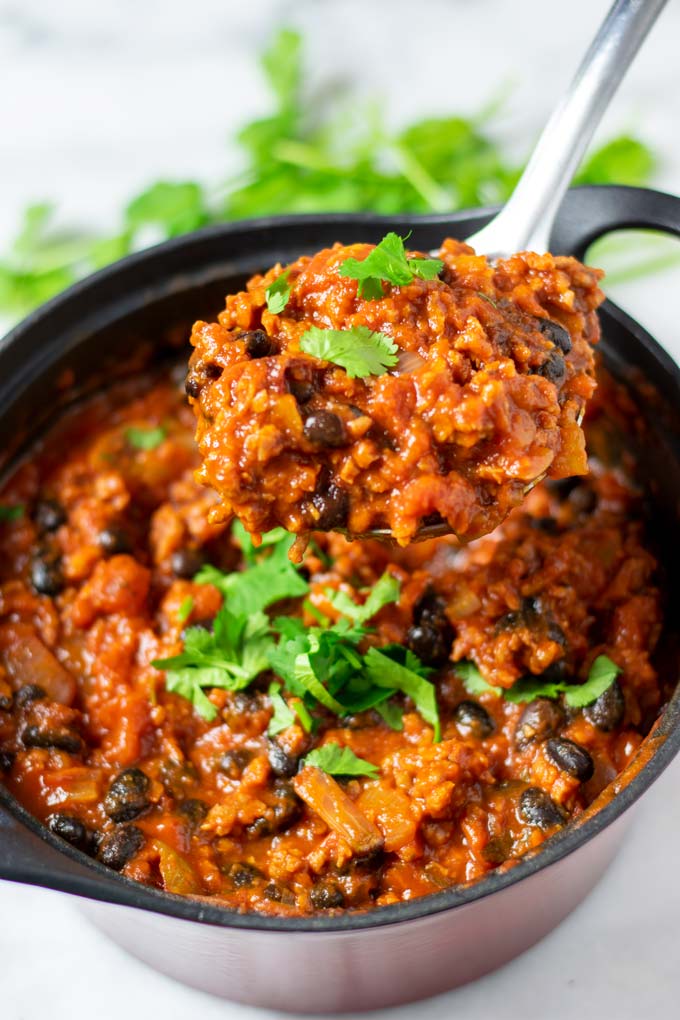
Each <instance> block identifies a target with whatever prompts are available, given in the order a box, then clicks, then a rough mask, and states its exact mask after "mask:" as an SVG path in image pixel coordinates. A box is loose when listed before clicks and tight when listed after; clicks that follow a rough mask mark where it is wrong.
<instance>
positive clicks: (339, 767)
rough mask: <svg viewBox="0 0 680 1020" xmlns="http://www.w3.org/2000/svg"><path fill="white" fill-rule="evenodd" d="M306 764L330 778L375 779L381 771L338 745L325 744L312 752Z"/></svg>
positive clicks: (348, 749) (347, 748) (305, 761)
mask: <svg viewBox="0 0 680 1020" xmlns="http://www.w3.org/2000/svg"><path fill="white" fill-rule="evenodd" d="M304 764H305V765H315V766H316V767H317V768H319V769H322V770H323V771H324V772H326V773H328V775H329V776H370V777H371V779H373V778H374V777H375V776H377V775H378V773H379V771H380V770H379V769H378V767H377V765H373V764H371V762H370V761H366V760H365V759H364V758H358V757H357V755H356V754H355V753H354V751H352V750H350V748H349V747H340V745H339V744H336V743H328V744H324V745H323V746H322V747H317V748H315V750H313V751H310V752H309V754H308V755H307V757H306V758H305V759H304Z"/></svg>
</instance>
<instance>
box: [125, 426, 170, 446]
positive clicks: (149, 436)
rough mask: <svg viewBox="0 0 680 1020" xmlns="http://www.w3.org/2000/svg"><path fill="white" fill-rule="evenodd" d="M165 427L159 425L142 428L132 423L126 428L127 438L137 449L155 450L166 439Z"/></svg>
mask: <svg viewBox="0 0 680 1020" xmlns="http://www.w3.org/2000/svg"><path fill="white" fill-rule="evenodd" d="M166 435H167V433H166V431H165V429H164V428H163V427H162V426H161V425H158V426H157V428H148V429H140V428H136V426H134V425H131V426H130V428H127V429H125V439H126V441H127V442H128V443H129V444H130V446H133V447H134V448H135V450H155V449H156V447H157V446H160V445H161V443H162V442H163V440H164V439H165V437H166Z"/></svg>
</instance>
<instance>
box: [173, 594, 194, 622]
mask: <svg viewBox="0 0 680 1020" xmlns="http://www.w3.org/2000/svg"><path fill="white" fill-rule="evenodd" d="M193 609H194V600H193V598H192V596H191V595H187V597H186V598H185V599H182V602H181V603H180V607H179V609H178V610H177V619H178V620H179V622H180V623H186V621H187V620H188V619H189V617H190V616H191V614H192V612H193Z"/></svg>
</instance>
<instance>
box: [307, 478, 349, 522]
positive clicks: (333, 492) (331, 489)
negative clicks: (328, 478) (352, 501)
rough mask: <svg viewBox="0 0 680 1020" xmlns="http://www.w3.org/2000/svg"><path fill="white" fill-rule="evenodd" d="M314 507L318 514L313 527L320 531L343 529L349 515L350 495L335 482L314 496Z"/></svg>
mask: <svg viewBox="0 0 680 1020" xmlns="http://www.w3.org/2000/svg"><path fill="white" fill-rule="evenodd" d="M312 505H313V506H314V509H315V510H316V512H317V515H318V516H317V517H316V520H314V521H313V524H312V526H313V527H314V528H317V529H318V530H319V531H330V530H331V529H332V528H342V527H343V526H344V525H345V524H346V523H347V516H348V514H349V493H348V492H346V491H345V489H342V488H341V487H340V486H339V485H335V484H334V483H333V482H331V483H330V485H328V486H326V487H325V488H323V489H321V490H317V491H316V492H315V493H314V495H313V496H312Z"/></svg>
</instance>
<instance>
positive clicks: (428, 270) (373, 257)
mask: <svg viewBox="0 0 680 1020" xmlns="http://www.w3.org/2000/svg"><path fill="white" fill-rule="evenodd" d="M404 241H405V238H403V237H400V236H399V234H395V233H393V232H392V231H390V233H389V234H386V235H385V237H383V239H382V241H381V242H380V244H377V245H376V246H375V248H374V249H373V251H371V252H370V254H369V255H367V256H366V258H365V259H361V260H359V259H353V258H349V259H346V260H345V261H344V262H343V263H342V265H341V266H340V276H347V277H349V278H350V279H352V280H358V281H359V295H360V296H361V297H363V298H366V299H367V300H369V301H372V300H375V299H376V298H381V297H382V296H383V294H384V293H385V289H384V286H383V281H384V280H386V281H387V282H388V283H391V284H393V285H394V286H395V287H404V286H406V284H409V283H412V282H413V280H414V279H415V277H416V276H418V277H420V278H421V279H423V280H434V279H436V277H437V276H438V275H439V273H441V271H442V269H443V268H444V263H443V262H442V261H441V260H440V259H429V258H428V259H409V258H407V257H406V249H405V248H404Z"/></svg>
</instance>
